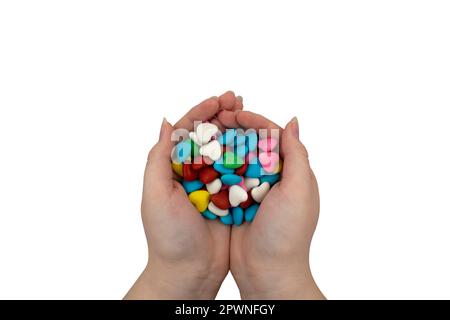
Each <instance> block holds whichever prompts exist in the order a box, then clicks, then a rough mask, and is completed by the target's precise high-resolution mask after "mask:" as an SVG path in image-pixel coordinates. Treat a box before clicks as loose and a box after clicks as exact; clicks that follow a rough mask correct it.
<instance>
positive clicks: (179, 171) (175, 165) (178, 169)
mask: <svg viewBox="0 0 450 320" xmlns="http://www.w3.org/2000/svg"><path fill="white" fill-rule="evenodd" d="M172 169H173V171H175V173H176V174H177V175H179V176H180V177H182V176H183V165H182V164H181V163H175V162H172Z"/></svg>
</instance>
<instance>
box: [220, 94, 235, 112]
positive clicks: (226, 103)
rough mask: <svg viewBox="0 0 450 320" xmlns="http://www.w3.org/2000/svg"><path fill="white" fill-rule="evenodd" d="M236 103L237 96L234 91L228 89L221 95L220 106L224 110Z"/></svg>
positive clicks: (229, 108)
mask: <svg viewBox="0 0 450 320" xmlns="http://www.w3.org/2000/svg"><path fill="white" fill-rule="evenodd" d="M235 104H236V96H235V95H234V92H233V91H227V92H225V93H224V94H222V95H221V96H220V97H219V106H220V109H222V110H231V109H233V107H234V105H235Z"/></svg>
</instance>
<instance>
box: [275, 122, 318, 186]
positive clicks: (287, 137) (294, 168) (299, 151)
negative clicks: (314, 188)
mask: <svg viewBox="0 0 450 320" xmlns="http://www.w3.org/2000/svg"><path fill="white" fill-rule="evenodd" d="M281 150H282V151H283V159H284V162H283V171H282V179H281V182H280V185H281V186H282V187H287V188H291V187H292V188H296V187H298V186H299V185H300V184H303V183H307V182H308V181H306V179H309V178H310V177H311V174H310V173H311V170H310V167H309V161H308V154H307V152H306V149H305V147H304V146H303V144H302V143H301V142H300V140H299V127H298V120H297V118H296V117H294V118H293V119H292V120H291V121H290V122H289V123H288V124H287V125H286V128H285V129H284V131H283V134H282V136H281Z"/></svg>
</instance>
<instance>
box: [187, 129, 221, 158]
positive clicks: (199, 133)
mask: <svg viewBox="0 0 450 320" xmlns="http://www.w3.org/2000/svg"><path fill="white" fill-rule="evenodd" d="M218 132H219V128H218V127H217V126H216V125H215V124H213V123H208V122H205V123H200V124H199V125H198V126H197V128H196V129H195V135H196V138H197V141H198V142H199V143H198V144H199V145H204V144H206V143H208V142H209V141H211V139H212V137H213V136H214V135H216V134H217V133H218ZM192 140H193V139H192ZM211 159H212V158H211Z"/></svg>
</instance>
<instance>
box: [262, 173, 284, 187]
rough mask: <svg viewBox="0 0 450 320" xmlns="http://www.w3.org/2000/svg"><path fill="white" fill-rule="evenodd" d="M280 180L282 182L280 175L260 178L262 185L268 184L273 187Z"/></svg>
mask: <svg viewBox="0 0 450 320" xmlns="http://www.w3.org/2000/svg"><path fill="white" fill-rule="evenodd" d="M278 180H280V175H279V174H278V173H277V174H271V175H266V176H262V177H260V178H259V181H260V183H263V182H268V183H269V184H270V185H271V186H273V185H274V184H275V183H277V182H278Z"/></svg>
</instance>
